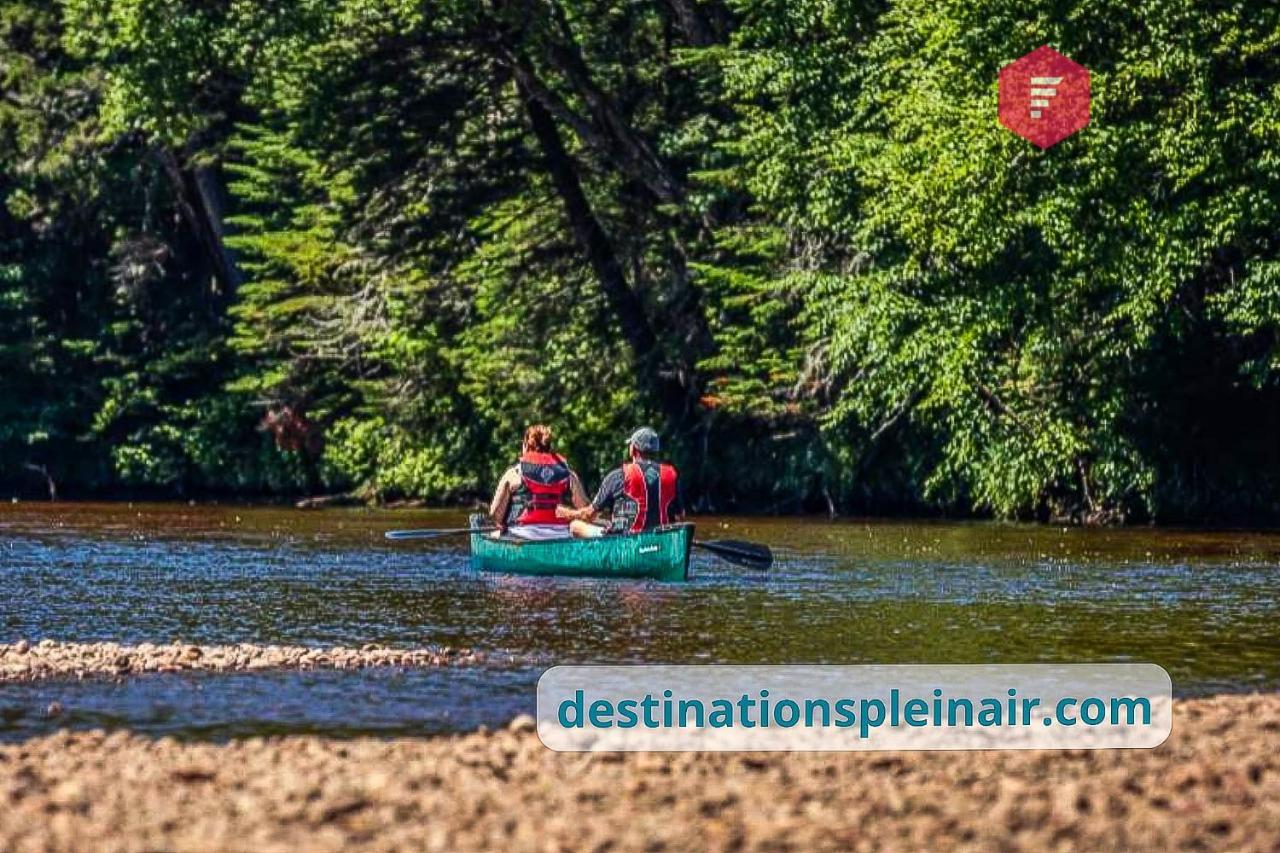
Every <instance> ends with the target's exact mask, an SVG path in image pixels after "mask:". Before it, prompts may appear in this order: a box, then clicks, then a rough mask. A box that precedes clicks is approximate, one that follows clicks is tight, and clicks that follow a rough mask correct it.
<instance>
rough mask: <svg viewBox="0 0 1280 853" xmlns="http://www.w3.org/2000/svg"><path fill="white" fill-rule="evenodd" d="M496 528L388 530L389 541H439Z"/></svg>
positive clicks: (486, 531)
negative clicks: (448, 537)
mask: <svg viewBox="0 0 1280 853" xmlns="http://www.w3.org/2000/svg"><path fill="white" fill-rule="evenodd" d="M496 529H497V528H494V527H443V528H439V529H435V530H388V531H387V532H386V534H385V535H386V537H387V538H388V539H439V538H440V537H442V536H461V535H462V534H464V533H488V532H489V531H490V530H496Z"/></svg>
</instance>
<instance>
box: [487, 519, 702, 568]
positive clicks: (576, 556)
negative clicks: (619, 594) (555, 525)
mask: <svg viewBox="0 0 1280 853" xmlns="http://www.w3.org/2000/svg"><path fill="white" fill-rule="evenodd" d="M692 544H693V525H692V524H673V525H670V526H668V527H662V528H659V529H657V530H651V531H647V532H645V533H629V534H625V535H618V536H604V537H601V538H600V539H549V540H544V541H537V542H535V541H529V540H524V539H515V538H508V537H503V538H501V539H494V538H493V536H492V535H491V534H488V533H479V532H477V533H472V534H471V567H472V568H473V569H475V570H477V571H485V572H509V573H511V574H518V575H569V576H574V577H589V578H653V579H654V580H660V581H682V580H688V579H689V548H690V546H691V545H692Z"/></svg>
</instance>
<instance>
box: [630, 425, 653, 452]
mask: <svg viewBox="0 0 1280 853" xmlns="http://www.w3.org/2000/svg"><path fill="white" fill-rule="evenodd" d="M627 444H628V445H630V446H632V447H634V448H635V449H636V450H639V451H640V452H641V453H657V452H658V450H659V449H660V448H661V447H662V442H661V441H659V440H658V434H657V433H656V432H654V431H653V430H651V429H650V428H649V427H640V429H638V430H636V431H635V432H633V433H631V438H629V439H627Z"/></svg>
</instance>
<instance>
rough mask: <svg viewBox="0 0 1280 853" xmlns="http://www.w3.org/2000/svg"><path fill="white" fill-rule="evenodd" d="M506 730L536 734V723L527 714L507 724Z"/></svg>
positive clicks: (518, 716)
mask: <svg viewBox="0 0 1280 853" xmlns="http://www.w3.org/2000/svg"><path fill="white" fill-rule="evenodd" d="M507 730H508V731H513V732H536V731H537V730H538V721H537V720H535V719H534V718H533V717H532V716H531V715H529V714H519V715H517V716H516V718H515V719H514V720H512V721H511V722H510V723H508V724H507Z"/></svg>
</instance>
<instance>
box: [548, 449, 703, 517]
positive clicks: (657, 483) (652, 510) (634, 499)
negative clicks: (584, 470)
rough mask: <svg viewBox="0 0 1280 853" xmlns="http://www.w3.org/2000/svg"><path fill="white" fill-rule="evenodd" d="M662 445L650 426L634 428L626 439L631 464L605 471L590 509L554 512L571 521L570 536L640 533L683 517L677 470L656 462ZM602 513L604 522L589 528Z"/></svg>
mask: <svg viewBox="0 0 1280 853" xmlns="http://www.w3.org/2000/svg"><path fill="white" fill-rule="evenodd" d="M661 446H662V445H661V442H660V441H659V440H658V434H657V433H656V432H654V431H653V430H652V429H650V428H649V427H641V428H640V429H638V430H636V431H635V432H633V433H632V434H631V438H630V439H628V440H627V450H628V452H629V453H630V454H631V461H630V462H625V463H623V465H622V467H621V468H616V469H614V470H613V471H610V472H609V475H608V476H607V477H605V478H604V482H603V483H601V484H600V491H598V492H596V497H595V500H593V501H592V502H591V505H590V506H585V507H583V508H582V509H570V508H568V507H563V506H562V507H559V508H558V509H557V510H556V514H557V515H558V516H560V517H561V518H567V519H569V520H570V521H571V524H570V525H569V529H570V531H571V532H572V533H573V535H574V536H577V537H578V538H580V539H591V538H594V537H597V536H604V535H606V534H613V533H639V532H641V531H643V530H652V529H653V528H655V527H661V526H663V525H665V524H671V523H672V522H674V521H678V520H680V519H681V518H683V517H684V501H683V500H682V499H681V496H680V487H679V478H678V476H677V474H676V469H675V467H674V466H672V465H669V464H667V463H666V462H659V461H658V460H657V459H656V458H655V457H656V456H657V455H658V451H659V450H660V449H661ZM601 512H608V513H609V522H608V524H607V525H600V524H593V523H592V522H593V521H594V520H595V518H596V516H598V515H599V514H600V513H601Z"/></svg>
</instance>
